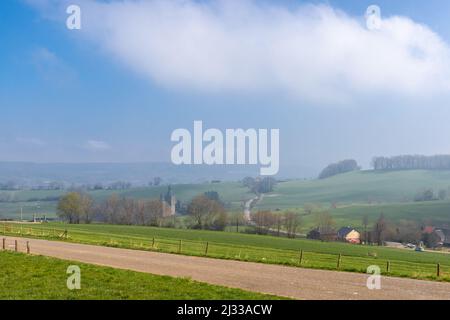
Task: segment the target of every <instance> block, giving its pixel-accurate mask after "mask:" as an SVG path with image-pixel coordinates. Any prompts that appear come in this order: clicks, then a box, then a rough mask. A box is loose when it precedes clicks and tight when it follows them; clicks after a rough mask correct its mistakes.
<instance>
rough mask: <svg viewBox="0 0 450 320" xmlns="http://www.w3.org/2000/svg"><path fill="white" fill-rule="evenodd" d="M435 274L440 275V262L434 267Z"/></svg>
mask: <svg viewBox="0 0 450 320" xmlns="http://www.w3.org/2000/svg"><path fill="white" fill-rule="evenodd" d="M436 274H437V276H438V277H440V276H441V264H440V263H438V264H437V267H436Z"/></svg>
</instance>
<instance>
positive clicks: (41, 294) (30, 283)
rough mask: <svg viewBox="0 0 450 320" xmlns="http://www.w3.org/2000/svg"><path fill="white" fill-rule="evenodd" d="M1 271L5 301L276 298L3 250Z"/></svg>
mask: <svg viewBox="0 0 450 320" xmlns="http://www.w3.org/2000/svg"><path fill="white" fill-rule="evenodd" d="M70 265H77V266H79V267H80V269H81V289H80V290H69V289H68V288H67V286H66V281H67V277H68V274H67V273H66V271H67V267H68V266H70ZM0 269H1V270H2V276H1V277H0V300H17V299H27V300H35V299H36V300H37V299H39V300H41V299H51V300H80V299H102V300H108V299H114V300H122V299H138V300H140V299H145V300H191V299H192V300H195V299H208V300H215V299H226V300H241V299H245V300H251V299H261V300H268V299H276V298H277V297H274V296H270V295H264V294H259V293H254V292H248V291H244V290H240V289H232V288H227V287H222V286H216V285H209V284H206V283H201V282H197V281H192V280H190V279H185V278H173V277H168V276H158V275H152V274H147V273H141V272H134V271H127V270H120V269H113V268H109V267H100V266H95V265H90V264H85V263H79V262H70V261H66V260H59V259H54V258H47V257H43V256H33V255H25V254H22V253H15V252H8V251H0Z"/></svg>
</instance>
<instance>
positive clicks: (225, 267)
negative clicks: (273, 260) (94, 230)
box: [6, 237, 450, 300]
mask: <svg viewBox="0 0 450 320" xmlns="http://www.w3.org/2000/svg"><path fill="white" fill-rule="evenodd" d="M14 240H18V243H19V251H25V250H26V245H25V244H26V241H29V243H30V248H31V253H32V254H39V255H45V256H50V257H55V258H60V259H66V260H73V261H80V262H85V263H91V264H96V265H102V266H110V267H114V268H119V269H128V270H134V271H140V272H148V273H152V274H159V275H168V276H176V277H189V278H192V279H193V280H197V281H202V282H207V283H211V284H217V285H223V286H227V287H234V288H241V289H245V290H250V291H257V292H263V293H269V294H275V295H279V296H286V297H292V298H296V299H339V300H342V299H446V300H450V283H439V282H432V281H421V280H412V279H404V278H393V277H382V279H381V289H380V290H369V289H367V287H366V281H367V278H368V275H365V274H358V273H349V272H337V271H325V270H312V269H302V268H295V267H286V266H279V265H268V264H261V263H251V262H240V261H232V260H220V259H210V258H202V257H190V256H183V255H175V254H166V253H157V252H148V251H137V250H128V249H117V248H109V247H100V246H92V245H85V244H76V243H66V242H58V241H48V240H37V239H25V238H14V237H7V241H6V243H7V249H9V250H13V249H14ZM81 275H82V276H83V270H81Z"/></svg>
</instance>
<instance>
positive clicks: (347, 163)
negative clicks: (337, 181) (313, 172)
mask: <svg viewBox="0 0 450 320" xmlns="http://www.w3.org/2000/svg"><path fill="white" fill-rule="evenodd" d="M359 169H360V167H359V166H358V163H357V162H356V161H355V160H353V159H349V160H343V161H340V162H337V163H332V164H330V165H328V166H327V167H326V168H325V169H323V170H322V172H321V173H320V174H319V179H326V178H329V177H332V176H335V175H338V174H341V173H346V172H351V171H355V170H359Z"/></svg>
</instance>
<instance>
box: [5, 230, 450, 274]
mask: <svg viewBox="0 0 450 320" xmlns="http://www.w3.org/2000/svg"><path fill="white" fill-rule="evenodd" d="M65 230H67V231H68V238H67V239H66V238H65V237H64V236H62V235H63V234H64V231H65ZM0 233H4V234H6V235H14V236H21V235H22V236H26V237H38V238H44V239H50V240H63V241H70V242H77V243H85V244H93V245H101V246H109V247H117V248H128V249H137V250H151V251H158V252H165V253H175V254H178V253H181V254H184V255H192V256H205V255H207V256H208V257H211V258H219V259H230V260H239V261H251V262H261V263H269V264H282V265H289V266H297V267H298V266H301V267H306V268H314V269H326V270H336V269H337V259H338V255H339V254H341V255H342V259H341V262H340V265H339V270H340V271H351V272H362V273H365V272H366V270H367V267H369V266H371V265H377V266H379V267H380V270H381V272H382V274H384V275H390V276H398V277H408V278H414V279H427V280H439V281H450V255H449V254H443V253H429V252H414V251H411V250H403V249H393V248H386V247H377V246H359V245H349V244H344V243H336V242H332V243H329V242H320V241H311V240H304V239H287V238H278V237H271V236H258V235H247V234H237V233H231V232H214V231H202V230H179V229H167V228H154V227H140V226H118V225H104V224H92V225H67V224H62V223H50V224H42V225H26V224H24V225H22V226H21V225H18V224H6V225H3V228H0ZM61 236H62V237H61ZM180 240H182V247H181V251H180ZM206 242H208V249H207V251H206ZM301 250H303V251H304V254H303V258H302V263H301V264H300V261H299V255H300V251H301ZM388 261H389V263H390V270H389V272H387V267H386V266H387V263H388ZM437 263H440V264H441V276H440V277H439V278H438V277H437V275H436V265H437Z"/></svg>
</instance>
